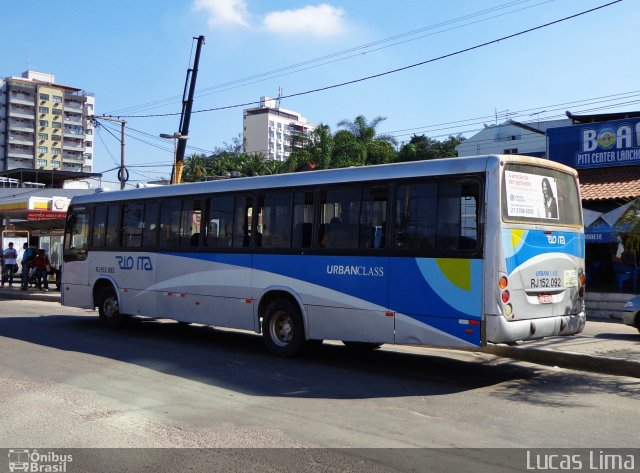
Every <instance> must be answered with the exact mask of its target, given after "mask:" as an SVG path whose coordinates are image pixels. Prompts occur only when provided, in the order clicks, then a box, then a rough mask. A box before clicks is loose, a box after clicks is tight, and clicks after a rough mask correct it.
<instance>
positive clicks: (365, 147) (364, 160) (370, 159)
mask: <svg viewBox="0 0 640 473" xmlns="http://www.w3.org/2000/svg"><path fill="white" fill-rule="evenodd" d="M384 120H386V117H375V118H374V119H373V120H371V121H368V120H367V119H366V118H365V117H364V116H363V115H358V116H357V117H356V118H355V119H354V120H353V121H350V120H341V121H340V122H339V123H338V127H342V128H344V131H347V132H349V133H351V134H352V135H353V136H354V137H355V140H356V143H358V146H357V147H356V148H357V154H358V156H354V158H353V159H354V160H355V161H356V162H357V163H361V164H380V163H382V162H389V161H391V160H393V159H394V158H395V147H396V146H397V141H396V139H395V138H394V137H393V136H390V135H377V134H376V127H377V126H378V125H379V124H380V123H381V122H383V121H384ZM338 133H340V131H338V132H336V135H334V140H337V135H338ZM341 141H342V144H346V143H347V141H348V140H346V138H344V137H341ZM381 143H384V144H386V145H387V146H386V147H385V146H382V145H381ZM346 149H347V148H344V147H343V149H341V150H340V156H341V160H342V161H343V160H344V159H343V158H344V155H343V152H344V151H345V150H346ZM349 149H350V150H351V151H356V149H355V148H353V147H351V145H350V146H349ZM390 150H393V153H390Z"/></svg>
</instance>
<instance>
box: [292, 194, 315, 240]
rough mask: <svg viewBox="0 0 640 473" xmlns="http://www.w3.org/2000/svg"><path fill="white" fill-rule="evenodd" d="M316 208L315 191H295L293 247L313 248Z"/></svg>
mask: <svg viewBox="0 0 640 473" xmlns="http://www.w3.org/2000/svg"><path fill="white" fill-rule="evenodd" d="M314 208H315V202H314V195H313V192H294V193H293V222H292V226H293V235H292V242H291V247H292V248H311V236H312V234H313V214H314Z"/></svg>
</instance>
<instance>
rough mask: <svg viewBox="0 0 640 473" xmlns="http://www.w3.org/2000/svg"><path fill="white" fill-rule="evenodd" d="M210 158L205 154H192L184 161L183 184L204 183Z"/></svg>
mask: <svg viewBox="0 0 640 473" xmlns="http://www.w3.org/2000/svg"><path fill="white" fill-rule="evenodd" d="M207 161H208V157H207V156H206V155H204V154H195V153H194V154H192V155H191V156H187V157H186V158H185V159H184V167H183V169H182V181H183V182H198V181H204V180H205V179H206V177H207Z"/></svg>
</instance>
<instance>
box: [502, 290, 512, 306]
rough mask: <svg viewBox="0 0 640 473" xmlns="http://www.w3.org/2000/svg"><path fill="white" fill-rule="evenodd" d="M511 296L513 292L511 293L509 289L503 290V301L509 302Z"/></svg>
mask: <svg viewBox="0 0 640 473" xmlns="http://www.w3.org/2000/svg"><path fill="white" fill-rule="evenodd" d="M510 297H511V294H509V291H502V302H504V303H505V304H506V303H507V302H509V298H510Z"/></svg>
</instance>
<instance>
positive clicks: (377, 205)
mask: <svg viewBox="0 0 640 473" xmlns="http://www.w3.org/2000/svg"><path fill="white" fill-rule="evenodd" d="M387 199H388V189H387V187H386V186H376V187H366V188H364V189H363V190H362V203H361V205H360V245H359V246H360V248H383V247H384V245H385V238H386V235H385V227H386V225H385V222H386V220H387Z"/></svg>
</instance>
